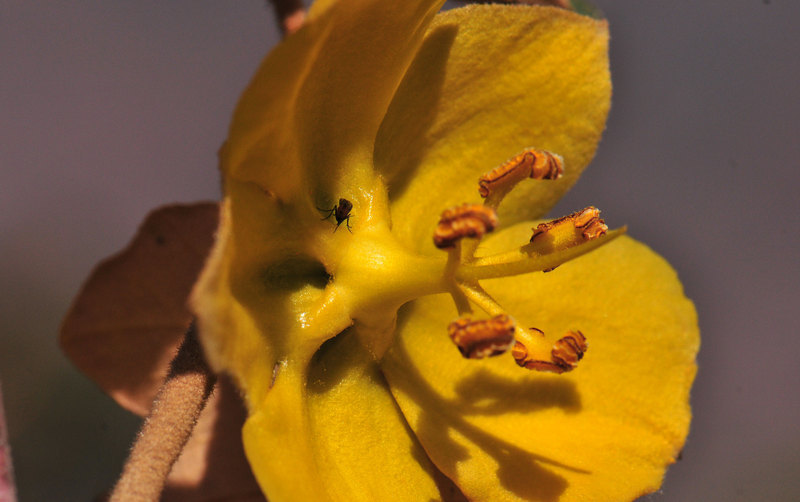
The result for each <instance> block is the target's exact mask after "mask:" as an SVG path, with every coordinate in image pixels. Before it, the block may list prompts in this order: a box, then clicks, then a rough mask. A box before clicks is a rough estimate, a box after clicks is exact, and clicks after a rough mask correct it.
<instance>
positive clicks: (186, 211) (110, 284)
mask: <svg viewBox="0 0 800 502" xmlns="http://www.w3.org/2000/svg"><path fill="white" fill-rule="evenodd" d="M217 222H218V205H217V204H216V203H212V202H201V203H196V204H192V205H171V206H165V207H163V208H159V209H156V210H154V211H153V212H151V213H150V214H149V215H148V216H147V218H146V219H145V221H144V223H143V224H142V225H141V227H140V228H139V231H138V232H137V234H136V236H135V237H134V238H133V240H132V241H131V243H130V244H129V245H128V247H126V248H125V249H124V250H123V251H122V252H120V253H119V254H116V255H114V256H112V257H110V258H108V259H106V260H104V261H102V262H101V263H100V264H98V265H97V267H96V268H95V269H94V271H93V272H92V274H91V275H90V276H89V279H88V280H87V281H86V283H85V284H84V285H83V288H82V289H81V291H80V293H79V294H78V297H77V298H76V299H75V301H74V303H73V305H72V307H71V308H70V310H69V312H68V313H67V316H66V318H65V319H64V322H63V324H62V326H61V347H62V349H63V350H64V352H65V353H66V354H67V356H68V357H69V358H70V359H71V360H72V362H73V363H75V365H76V366H77V367H78V368H79V369H80V370H81V371H83V372H84V373H85V374H86V375H87V376H88V377H89V378H91V379H92V380H94V381H95V382H96V383H97V384H99V385H100V387H101V388H102V389H103V390H104V391H106V392H107V393H108V394H109V395H111V397H113V398H114V399H115V400H116V401H117V402H118V403H119V404H120V405H121V406H122V407H124V408H126V409H128V410H130V411H132V412H134V413H137V414H139V415H146V414H147V412H148V411H149V409H150V404H151V403H152V401H153V398H154V397H155V395H156V392H157V391H158V388H159V387H160V386H161V383H162V382H163V380H164V377H165V376H166V374H167V369H168V367H169V362H170V361H171V360H172V358H173V357H174V356H175V353H176V351H177V348H178V346H179V345H180V342H181V340H182V339H183V335H184V333H185V332H186V330H187V328H188V327H189V323H190V322H191V319H192V315H191V313H190V312H189V309H188V307H187V306H186V301H187V298H188V296H189V292H190V291H191V289H192V286H193V284H194V282H195V280H196V278H197V276H198V275H199V274H200V270H201V269H202V268H203V264H204V263H205V258H206V256H207V255H208V253H209V251H210V249H211V245H212V243H213V240H214V239H213V236H214V231H215V230H216V228H217Z"/></svg>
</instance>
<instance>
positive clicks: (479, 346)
mask: <svg viewBox="0 0 800 502" xmlns="http://www.w3.org/2000/svg"><path fill="white" fill-rule="evenodd" d="M447 332H448V333H449V334H450V338H451V339H452V340H453V342H454V343H455V344H456V346H458V350H459V351H460V352H461V355H463V356H464V357H466V358H468V359H483V358H484V357H489V356H496V355H498V354H502V353H504V352H506V351H507V350H508V349H510V348H511V345H512V344H513V343H514V321H512V320H511V318H510V317H508V316H507V315H505V314H500V315H497V316H494V317H492V318H491V319H485V320H480V321H473V320H471V319H468V318H463V317H462V318H460V319H457V320H455V321H453V322H451V323H450V325H449V326H448V327H447Z"/></svg>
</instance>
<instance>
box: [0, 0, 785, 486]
mask: <svg viewBox="0 0 800 502" xmlns="http://www.w3.org/2000/svg"><path fill="white" fill-rule="evenodd" d="M598 5H600V6H601V8H602V9H603V10H604V11H605V13H606V15H607V17H608V19H609V21H610V23H611V34H612V46H611V61H612V75H613V78H614V84H615V88H614V102H613V106H612V111H611V116H610V120H609V123H608V129H607V131H606V135H605V137H604V140H603V142H602V143H601V145H600V148H599V150H598V154H597V157H596V160H595V161H594V163H593V165H592V166H591V168H590V169H588V170H587V171H586V173H585V174H584V176H583V178H582V179H581V181H580V182H579V183H578V184H577V185H576V187H575V188H574V189H573V190H572V191H571V192H570V193H569V194H568V195H567V197H566V198H565V199H564V200H562V202H561V203H560V204H559V206H558V207H557V208H556V209H555V210H554V211H553V214H555V215H561V214H566V213H569V212H572V211H573V210H575V209H576V208H580V207H584V206H586V205H588V204H594V205H596V206H598V207H600V208H601V209H602V210H603V211H604V217H605V219H606V220H607V221H609V222H611V223H612V224H613V225H618V224H621V223H627V224H628V226H629V231H630V234H631V235H633V236H634V237H636V238H638V239H640V240H642V241H644V242H646V243H648V244H649V245H650V246H652V247H653V248H654V249H655V250H657V251H658V252H659V253H661V254H662V255H664V256H665V257H666V258H667V259H668V260H669V261H670V262H671V263H672V264H673V266H674V267H675V268H676V269H677V270H678V273H679V274H680V277H681V279H682V280H683V282H684V285H685V287H686V292H687V295H688V296H689V297H690V298H692V299H693V300H694V301H695V303H696V306H697V310H698V312H699V316H700V327H701V333H702V336H703V342H702V343H703V345H702V348H701V352H700V355H699V366H700V371H699V373H698V377H697V381H696V384H695V387H694V389H693V396H692V404H693V409H694V414H695V419H694V422H693V424H692V432H691V435H690V437H689V440H688V443H687V445H686V448H685V449H684V452H683V459H682V460H681V461H680V462H678V463H677V464H676V465H675V466H673V467H672V468H671V469H670V471H669V473H668V475H667V478H666V482H665V484H664V486H663V489H662V490H661V492H659V493H658V494H655V495H652V496H650V497H648V500H656V501H664V502H667V501H670V502H672V501H695V500H696V501H702V500H726V501H753V500H770V501H796V500H800V476H799V475H798V474H800V427H798V424H800V385H799V384H800V365H799V364H798V362H797V353H798V351H800V336H798V335H800V329H799V328H800V322H798V310H799V307H800V302H798V299H800V287H798V284H799V283H800V266H798V260H799V259H800V237H798V229H800V216H798V214H800V207H799V205H798V195H797V194H798V189H799V188H800V172H799V171H798V167H800V165H798V164H799V162H798V159H800V140H798V134H800V92H799V91H798V79H800V55H799V54H798V48H800V30H798V29H797V25H798V24H799V23H800V2H796V1H795V0H725V1H722V0H712V1H705V2H694V1H688V0H686V1H683V0H679V1H673V2H630V1H625V0H601V1H598ZM278 37H279V35H278V31H277V29H276V25H275V23H274V20H273V18H272V16H271V13H270V12H269V10H268V9H267V8H266V6H265V5H264V3H263V2H262V1H261V0H240V1H238V2H223V1H219V0H214V1H211V0H191V1H189V0H172V1H170V2H162V1H155V0H135V1H132V0H131V1H129V0H125V1H116V2H108V1H105V0H77V1H73V2H52V1H42V0H5V1H3V2H2V3H0V166H2V168H1V169H0V281H1V282H0V284H2V285H3V291H2V294H1V295H0V323H1V324H0V327H1V328H0V381H2V388H3V394H4V398H5V408H6V411H7V419H8V427H9V429H10V437H11V445H12V448H13V455H14V462H15V468H16V479H17V484H18V490H19V496H20V500H21V501H23V502H27V501H51V500H64V501H86V500H90V499H91V498H92V497H93V496H94V495H96V494H97V493H99V492H100V491H101V490H103V489H106V488H108V487H109V486H110V485H111V484H112V483H113V481H114V479H115V478H116V476H117V475H118V473H119V471H120V469H121V465H122V462H123V459H124V457H125V455H126V451H127V448H128V445H129V443H130V442H131V440H132V438H133V436H134V434H135V431H136V429H137V427H138V423H139V421H138V419H137V418H136V417H133V416H132V415H130V414H128V413H127V412H124V411H122V410H121V409H119V408H118V407H116V405H115V404H114V403H113V402H112V401H111V400H110V399H109V398H107V397H106V396H105V395H104V394H102V393H101V392H100V391H99V390H98V389H97V388H96V387H95V386H94V385H93V384H92V383H91V382H89V381H88V380H86V379H85V378H84V377H83V376H82V375H81V374H79V373H78V372H77V371H76V370H75V369H73V368H72V366H71V365H70V363H69V362H68V361H66V360H65V359H64V357H63V356H62V355H61V354H60V352H59V349H58V346H57V344H56V333H57V331H58V326H59V323H60V320H61V318H62V316H63V315H64V313H65V312H66V310H67V308H68V306H69V304H70V301H71V299H72V297H73V295H74V294H75V293H76V292H77V291H78V288H79V287H80V285H81V283H82V281H83V280H84V279H85V278H86V276H87V275H88V273H89V271H90V270H91V268H92V266H93V265H94V264H95V263H96V262H97V261H98V260H100V259H101V258H104V257H106V256H108V255H110V254H112V253H114V252H116V251H118V250H119V249H121V248H122V247H124V246H125V245H126V243H127V242H128V240H129V239H130V238H131V237H132V236H133V233H134V231H135V230H136V227H137V226H138V224H139V222H140V221H141V219H142V218H143V217H144V215H145V214H146V213H147V212H148V210H150V209H151V208H153V207H155V206H158V205H161V204H165V203H168V202H173V201H182V202H190V201H195V200H201V199H216V198H218V195H219V183H218V175H217V172H216V151H217V148H218V147H219V145H220V144H221V143H222V141H223V139H224V138H225V135H226V130H227V127H228V122H229V119H230V115H231V112H232V110H233V106H234V104H235V102H236V99H237V97H238V95H239V93H240V92H241V90H242V89H243V87H244V85H245V84H246V83H247V82H248V80H249V78H250V76H251V75H252V73H253V71H254V70H255V68H256V66H257V64H258V63H259V61H260V60H261V58H262V57H263V55H264V54H265V52H266V51H267V50H268V49H269V48H270V47H271V46H272V45H274V44H275V43H276V41H277V40H278Z"/></svg>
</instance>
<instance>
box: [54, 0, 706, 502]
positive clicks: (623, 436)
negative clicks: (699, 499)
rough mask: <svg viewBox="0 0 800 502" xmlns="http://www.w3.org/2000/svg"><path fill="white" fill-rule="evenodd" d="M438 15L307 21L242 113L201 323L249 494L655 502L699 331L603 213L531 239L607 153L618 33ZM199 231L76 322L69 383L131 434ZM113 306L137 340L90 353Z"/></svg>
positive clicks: (321, 8) (421, 7)
mask: <svg viewBox="0 0 800 502" xmlns="http://www.w3.org/2000/svg"><path fill="white" fill-rule="evenodd" d="M441 4H442V2H441V1H422V0H413V1H406V2H382V1H377V0H348V1H347V2H343V1H336V0H317V2H315V4H314V6H313V8H312V10H311V11H310V12H309V16H308V19H307V21H306V24H305V25H304V26H303V28H301V29H300V30H299V31H297V32H296V33H294V34H292V35H291V36H289V37H288V38H287V39H286V40H285V41H284V42H283V43H282V44H280V45H279V46H278V47H277V48H276V49H275V50H274V51H273V52H272V53H271V54H270V55H269V56H268V57H267V58H266V60H265V61H264V63H263V64H262V66H261V68H260V69H259V71H258V72H257V73H256V75H255V77H254V79H253V81H252V82H251V84H250V86H249V87H248V89H247V90H246V91H245V93H244V94H243V96H242V98H241V100H240V102H239V105H238V107H237V110H236V112H235V115H234V118H233V122H232V125H231V129H230V133H229V138H228V140H227V142H226V144H225V145H224V147H223V148H222V150H221V153H220V157H221V159H220V160H221V170H222V174H223V179H224V199H223V201H222V203H221V205H220V207H221V211H220V217H219V229H218V231H217V236H216V241H215V244H214V245H213V249H212V250H211V253H210V258H209V259H208V261H207V262H206V264H205V268H204V269H203V271H202V273H201V274H200V279H199V280H198V281H197V283H196V284H195V285H194V288H193V292H192V295H191V308H192V310H193V316H194V317H195V318H196V322H197V326H198V332H199V336H200V339H201V341H202V343H203V347H204V350H205V353H206V358H207V359H208V361H209V363H210V364H211V365H212V367H213V368H214V369H215V370H216V371H217V372H219V373H220V374H226V375H228V376H229V377H230V378H231V379H232V381H233V382H234V384H235V386H236V387H237V388H238V390H239V392H240V393H241V395H242V397H243V400H244V404H245V407H246V414H247V419H246V422H245V425H244V429H243V433H242V437H243V443H244V448H245V452H246V455H247V459H248V462H249V464H250V467H251V468H252V471H253V473H254V475H255V477H256V479H257V481H258V484H259V485H260V488H261V490H262V491H263V493H264V494H265V495H266V496H267V497H268V498H269V500H271V501H273V502H279V501H305V500H348V501H351V500H370V501H372V500H403V501H405V500H461V499H463V497H464V496H466V497H467V498H468V499H469V500H489V501H496V500H545V501H549V500H631V499H634V498H636V497H637V496H639V495H642V494H645V493H648V492H651V491H654V490H656V489H658V487H659V486H660V484H661V480H662V477H663V475H664V472H665V469H666V467H667V466H668V465H669V464H670V463H672V462H673V461H674V459H675V458H676V457H677V455H678V452H679V451H680V449H681V448H682V446H683V443H684V441H685V438H686V435H687V433H688V427H689V421H690V410H689V404H688V400H689V390H690V387H691V384H692V381H693V379H694V375H695V372H696V365H695V354H696V352H697V349H698V343H699V337H698V330H697V322H696V315H695V311H694V308H693V306H692V304H691V302H690V301H689V300H687V299H686V298H685V296H684V294H683V291H682V287H681V284H680V282H679V281H678V279H677V277H676V275H675V273H674V271H673V270H672V269H671V268H670V267H669V265H668V264H667V263H666V262H664V260H663V259H661V258H660V257H658V256H657V255H656V254H655V253H653V252H652V251H650V250H649V249H648V248H647V247H646V246H644V245H642V244H640V243H637V242H636V241H634V240H633V239H630V238H628V237H626V236H624V235H623V233H624V229H618V230H608V227H607V226H606V225H605V222H604V221H603V220H602V219H600V216H599V211H598V210H597V209H596V208H594V207H591V206H589V207H587V208H585V209H581V210H579V211H576V212H575V213H573V214H571V215H569V216H566V217H563V218H559V219H556V220H552V221H546V222H542V221H540V220H539V218H541V217H542V216H543V215H544V214H545V213H546V212H547V211H548V210H549V209H550V208H551V207H552V206H553V204H555V202H556V201H557V200H558V199H559V198H560V197H561V195H562V194H563V193H564V192H565V191H566V190H567V189H569V187H570V186H571V185H572V184H573V183H574V182H575V181H576V180H577V178H578V176H579V175H580V173H581V171H582V169H583V168H584V167H585V166H586V165H587V164H588V163H589V161H590V160H591V158H592V156H593V155H594V152H595V149H596V147H597V144H598V142H599V139H600V135H601V133H602V130H603V128H604V125H605V120H606V115H607V113H608V108H609V103H610V95H611V84H610V79H609V71H608V58H607V41H608V34H607V26H606V23H605V22H604V21H598V20H595V19H591V18H588V17H583V16H580V15H577V14H575V13H572V12H569V11H565V10H561V9H555V8H546V7H526V6H499V5H481V6H470V7H466V8H463V9H456V10H451V11H448V12H445V13H438V14H437V12H438V11H439V8H440V7H441ZM215 224H216V217H215V216H214V208H213V207H212V206H210V205H202V206H195V207H188V208H187V207H184V208H180V207H179V208H168V209H165V210H162V211H161V212H158V213H155V214H154V215H153V216H152V217H151V218H150V219H148V221H147V222H146V223H145V225H144V226H143V228H142V229H141V231H140V235H139V237H138V238H137V239H136V240H135V241H134V243H133V244H132V246H131V247H130V248H129V249H128V250H127V251H125V252H124V253H123V254H122V255H120V256H118V257H116V258H113V259H111V260H110V261H108V262H106V263H104V264H102V265H101V266H100V267H98V269H97V270H96V271H95V274H94V275H93V277H92V279H90V281H89V283H87V285H86V287H85V288H84V291H83V292H82V294H81V296H80V297H79V299H78V301H77V302H76V304H75V305H74V306H73V309H72V311H71V313H70V315H69V316H68V318H67V321H66V322H65V326H64V330H63V333H64V338H63V339H64V345H65V348H66V350H67V351H68V352H69V353H70V355H71V357H73V359H75V360H76V361H77V363H78V365H79V366H80V367H81V368H82V369H84V371H86V372H87V373H88V374H90V375H91V376H93V377H94V378H96V379H97V380H98V381H99V382H100V384H101V385H102V386H103V387H104V388H105V389H106V390H108V391H109V392H110V393H111V394H112V395H114V396H115V398H117V399H118V400H119V401H120V402H121V403H122V404H123V405H124V406H126V407H127V408H129V409H132V410H134V411H137V412H139V413H145V412H146V411H147V409H148V406H147V403H149V401H150V399H151V398H152V395H153V393H154V390H153V389H154V382H156V381H158V380H160V379H161V378H162V377H163V374H164V371H163V370H161V369H158V368H162V367H163V366H164V365H165V362H166V361H167V360H168V358H169V357H170V356H169V355H168V354H169V350H168V349H174V348H175V347H176V346H177V343H178V342H179V338H178V336H175V335H173V334H170V335H167V333H180V331H181V330H182V327H185V326H186V325H187V324H188V322H189V319H190V318H191V317H192V313H190V312H188V311H186V310H184V309H182V308H181V307H180V306H179V305H178V304H179V303H180V302H182V301H183V299H184V298H185V297H186V295H187V294H188V290H189V288H190V287H191V284H192V282H193V281H194V277H195V276H196V274H197V271H198V269H199V268H200V264H201V261H202V260H201V258H202V256H203V255H204V254H205V252H206V249H208V246H209V245H210V244H209V239H208V236H209V234H210V229H211V228H213V226H214V225H215ZM165 236H170V237H168V238H165ZM170 246H173V247H174V248H180V249H184V248H185V249H187V250H188V249H190V250H195V251H194V253H190V254H191V259H181V258H175V257H176V256H181V253H180V252H167V251H169V248H170ZM590 251H591V252H590ZM138 262H142V263H145V264H146V266H147V267H150V268H148V270H149V272H148V273H147V274H142V273H141V270H138V269H141V267H139V265H136V263H138ZM156 262H158V267H155V265H154V264H155V263H156ZM131 263H134V265H131ZM151 269H152V270H151ZM156 269H158V270H156ZM131 270H133V272H131ZM137 270H138V271H137ZM160 270H169V271H170V277H172V276H174V277H172V278H171V279H169V281H168V282H169V284H167V285H166V286H167V287H166V288H165V289H163V290H161V289H159V285H158V284H155V283H152V282H153V281H156V282H158V279H159V278H160V277H162V276H163V274H161V273H160V272H159V271H160ZM142 277H148V278H150V279H147V280H145V279H142ZM120 283H125V284H126V289H125V290H124V291H123V292H121V293H120V292H118V291H117V289H115V288H116V285H118V284H120ZM151 293H154V294H151ZM165 296H169V298H171V299H172V300H166V301H165V300H164V298H163V297H165ZM151 298H155V300H154V304H153V305H149V304H148V303H147V302H148V301H150V299H151ZM108 299H114V301H115V302H116V303H119V304H125V305H128V304H130V305H138V306H140V307H141V308H140V310H141V312H140V313H139V314H137V315H136V316H133V317H135V318H136V319H137V320H136V321H135V322H130V323H128V324H125V322H122V323H121V324H120V323H119V322H118V321H114V322H115V323H116V324H115V325H114V329H115V330H116V333H117V335H115V336H113V337H111V340H110V341H106V342H100V341H99V340H98V337H97V333H99V332H103V331H108V330H109V326H110V325H109V317H110V316H109V314H108V312H100V311H98V307H97V305H100V304H101V303H102V302H103V301H105V302H108V301H109V300H108ZM173 303H175V304H174V305H173ZM125 315H129V313H126V314H125ZM153 328H155V329H153ZM132 335H133V336H132ZM132 340H136V342H135V343H134V342H132ZM123 347H124V350H123ZM134 352H136V353H139V354H142V355H141V357H132V356H131V354H132V353H134ZM490 356H497V357H490ZM143 358H144V359H146V360H148V361H152V363H149V364H142V363H141V361H142V360H143ZM223 390H224V389H223ZM226 396H227V397H226ZM229 398H230V392H228V393H227V394H225V393H222V397H218V399H219V400H220V401H225V400H226V399H228V400H230V399H229ZM215 406H216V405H215ZM215 409H218V410H223V407H221V406H219V407H217V408H215ZM203 423H206V424H208V423H211V422H209V421H208V420H207V421H206V422H203V420H202V419H201V425H202V424H203ZM225 423H226V425H225V427H222V428H220V430H222V429H224V430H228V431H229V430H232V429H231V427H230V425H232V424H234V425H235V423H236V420H235V419H233V420H228V421H227V422H225ZM209 427H210V426H207V427H206V428H209ZM215 427H216V426H215ZM215 430H216V429H215ZM222 437H223V436H221V435H218V437H217V438H216V439H217V440H219V439H220V438H222ZM196 443H197V444H199V446H196V448H195V447H193V446H192V443H191V442H190V445H189V447H188V449H192V448H195V449H197V450H198V451H201V452H203V456H205V457H206V458H217V456H216V455H214V454H213V453H214V448H213V447H212V448H211V450H209V447H208V446H207V445H204V443H203V442H202V441H196ZM215 443H216V444H217V445H218V444H219V441H215ZM237 454H238V450H236V449H235V448H234V449H233V450H232V453H230V455H231V457H230V458H231V459H232V460H231V461H226V462H225V464H226V465H224V466H222V467H223V469H218V468H212V467H207V468H205V471H206V473H208V472H211V474H212V475H213V474H214V473H216V474H217V476H216V477H217V479H216V480H214V481H208V479H207V478H198V476H204V474H202V472H201V473H200V474H198V470H197V468H195V464H192V463H191V462H188V463H186V462H185V463H184V464H185V465H188V467H187V468H185V469H183V468H182V467H181V466H182V465H184V464H181V462H180V461H179V463H178V467H177V468H176V469H173V480H174V479H176V476H177V479H178V481H177V482H178V484H181V483H184V484H185V485H195V486H196V484H197V482H198V479H206V481H203V482H204V483H207V485H208V486H212V485H213V486H215V487H217V488H219V487H222V489H221V491H214V493H213V496H214V497H218V496H224V495H225V493H226V491H225V486H226V485H225V481H224V480H225V479H235V480H236V481H234V482H233V483H234V484H236V485H237V487H238V488H239V493H241V494H246V495H247V496H251V495H252V491H250V490H251V488H250V485H248V484H247V479H248V476H249V475H248V474H247V473H244V474H245V475H244V476H238V477H235V476H233V474H229V473H228V470H230V469H233V470H235V471H236V472H240V471H242V470H243V469H241V464H238V463H236V460H235V459H236V458H238V457H237ZM189 455H190V454H186V452H185V455H184V456H185V457H188V456H189ZM225 458H228V457H225ZM231 466H233V467H231ZM224 467H227V468H228V470H226V469H224ZM232 476H233V477H232ZM220 480H221V481H220ZM217 488H215V490H216V489H217ZM227 493H228V495H230V494H231V493H235V490H234V491H228V492H227ZM201 499H202V496H201Z"/></svg>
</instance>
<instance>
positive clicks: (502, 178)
mask: <svg viewBox="0 0 800 502" xmlns="http://www.w3.org/2000/svg"><path fill="white" fill-rule="evenodd" d="M562 172H564V163H563V161H562V160H561V157H560V156H558V155H556V154H553V153H550V152H547V151H544V150H533V149H529V150H525V151H524V152H522V153H520V154H518V155H516V156H514V157H512V158H511V159H509V160H507V161H506V162H504V163H503V164H501V165H500V166H499V167H496V168H494V169H493V170H491V171H489V172H488V173H486V174H484V175H483V176H481V177H480V179H479V180H478V192H479V193H480V194H481V197H483V198H486V197H488V196H489V195H490V194H491V193H492V192H494V191H495V190H498V189H501V188H503V189H507V190H508V189H511V187H513V186H514V185H516V184H517V183H519V182H520V181H522V180H523V179H525V178H534V179H537V180H554V179H558V178H559V177H560V176H561V173H562Z"/></svg>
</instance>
